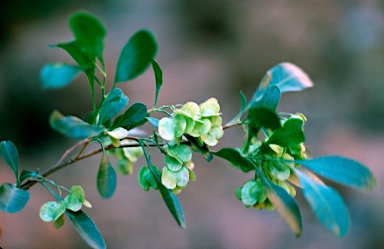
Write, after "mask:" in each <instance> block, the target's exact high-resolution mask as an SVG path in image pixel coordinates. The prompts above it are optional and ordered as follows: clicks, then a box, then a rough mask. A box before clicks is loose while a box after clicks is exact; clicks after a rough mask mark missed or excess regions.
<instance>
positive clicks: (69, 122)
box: [49, 111, 103, 139]
mask: <svg viewBox="0 0 384 249" xmlns="http://www.w3.org/2000/svg"><path fill="white" fill-rule="evenodd" d="M49 124H50V125H51V127H52V128H53V129H54V130H55V131H58V132H60V133H61V134H63V135H65V136H67V137H71V138H76V139H82V138H87V137H89V136H97V135H99V134H100V133H101V132H103V129H102V128H100V127H98V126H94V125H90V124H88V123H86V122H84V121H83V120H81V119H79V118H77V117H74V116H64V115H62V114H61V113H60V112H58V111H54V112H53V113H52V114H51V117H50V119H49Z"/></svg>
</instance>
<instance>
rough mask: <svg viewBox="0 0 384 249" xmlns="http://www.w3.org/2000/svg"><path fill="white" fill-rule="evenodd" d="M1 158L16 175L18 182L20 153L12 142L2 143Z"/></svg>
mask: <svg viewBox="0 0 384 249" xmlns="http://www.w3.org/2000/svg"><path fill="white" fill-rule="evenodd" d="M0 156H1V157H2V158H3V159H4V161H5V162H6V163H7V164H8V166H9V167H10V168H11V169H12V171H13V173H15V177H16V180H17V178H18V174H19V153H18V151H17V148H16V146H15V144H14V143H13V142H12V141H2V142H1V143H0Z"/></svg>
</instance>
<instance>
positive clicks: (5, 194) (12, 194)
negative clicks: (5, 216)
mask: <svg viewBox="0 0 384 249" xmlns="http://www.w3.org/2000/svg"><path fill="white" fill-rule="evenodd" d="M28 200H29V192H28V191H27V190H24V189H20V188H16V187H15V186H14V185H12V184H10V183H3V184H2V185H1V186H0V210H1V211H3V212H4V213H16V212H19V211H21V210H22V209H23V208H24V206H25V204H27V202H28Z"/></svg>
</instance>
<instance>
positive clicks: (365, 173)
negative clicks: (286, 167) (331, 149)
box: [295, 156, 376, 190]
mask: <svg viewBox="0 0 384 249" xmlns="http://www.w3.org/2000/svg"><path fill="white" fill-rule="evenodd" d="M295 163H297V164H301V165H303V166H305V167H306V168H308V169H310V170H312V171H313V172H315V173H317V174H319V175H321V176H324V177H326V178H329V179H331V180H333V181H336V182H339V183H342V184H345V185H347V186H350V187H355V188H358V189H363V190H372V189H374V188H375V187H376V179H375V177H374V175H373V173H372V172H371V171H370V170H369V169H368V168H366V167H365V166H364V165H362V164H361V163H359V162H357V161H354V160H351V159H348V158H344V157H340V156H325V157H319V158H313V159H308V160H297V161H295Z"/></svg>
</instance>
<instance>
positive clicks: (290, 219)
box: [257, 170, 303, 237]
mask: <svg viewBox="0 0 384 249" xmlns="http://www.w3.org/2000/svg"><path fill="white" fill-rule="evenodd" d="M257 173H258V175H259V176H260V178H261V182H262V183H263V185H264V186H265V188H266V190H267V194H268V199H269V200H270V201H271V202H272V203H273V205H274V206H275V207H276V209H277V211H278V212H279V213H280V215H281V216H282V217H283V219H284V221H285V222H286V223H287V225H288V226H289V227H290V228H291V229H292V231H294V232H295V233H296V236H297V237H299V236H300V235H301V232H302V230H303V225H302V221H301V215H300V209H299V206H298V205H297V203H296V201H295V199H294V198H293V197H292V196H291V195H289V194H288V193H287V191H285V190H284V189H283V188H282V187H280V186H278V185H276V184H274V183H273V182H271V181H270V180H268V179H267V178H266V177H265V175H264V174H263V173H262V172H261V171H260V170H257Z"/></svg>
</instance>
